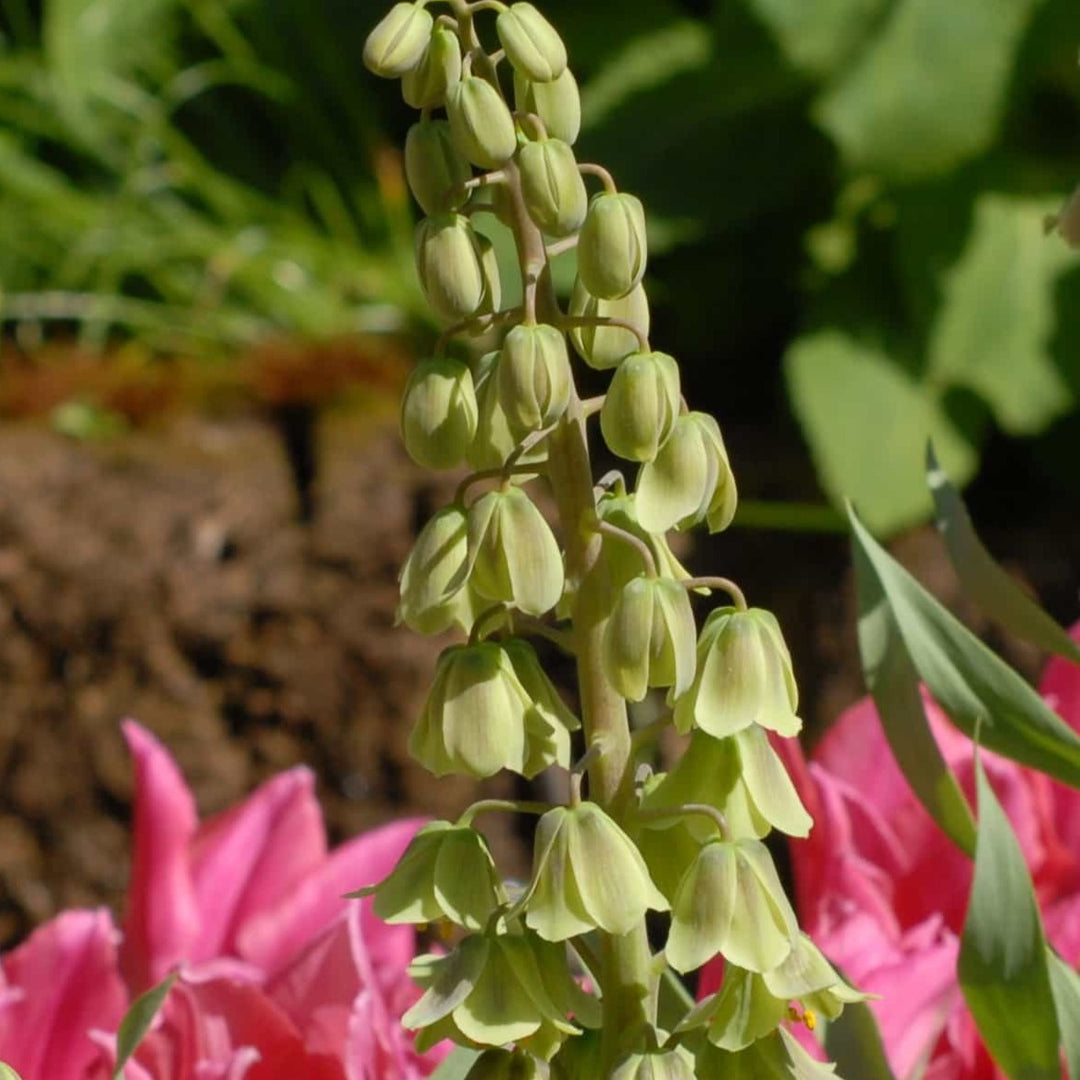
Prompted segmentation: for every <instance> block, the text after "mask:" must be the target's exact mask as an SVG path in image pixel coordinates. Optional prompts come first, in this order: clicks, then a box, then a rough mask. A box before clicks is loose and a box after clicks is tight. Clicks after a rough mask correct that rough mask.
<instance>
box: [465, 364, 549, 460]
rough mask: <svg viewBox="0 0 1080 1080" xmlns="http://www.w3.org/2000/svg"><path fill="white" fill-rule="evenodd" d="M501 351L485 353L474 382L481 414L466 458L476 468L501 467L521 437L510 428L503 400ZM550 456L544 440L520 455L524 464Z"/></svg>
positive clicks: (478, 365) (477, 365) (477, 366)
mask: <svg viewBox="0 0 1080 1080" xmlns="http://www.w3.org/2000/svg"><path fill="white" fill-rule="evenodd" d="M500 359H501V354H500V353H498V352H490V353H485V354H484V355H483V356H482V357H481V358H480V359H479V361H477V364H476V371H475V374H474V376H473V383H474V385H475V387H476V404H477V409H478V411H479V418H478V420H477V425H476V438H475V439H473V442H472V446H470V447H469V452H468V454H467V455H466V458H467V460H468V462H469V465H470V466H471V467H472V468H474V469H497V468H500V467H501V466H502V465H504V464H505V462H506V459H507V458H508V457H509V456H510V454H511V453H512V451H513V450H514V448H515V447H516V446H517V444H518V442H519V439H518V437H517V435H515V434H514V432H513V431H511V429H510V422H509V420H507V418H506V413H505V412H503V407H502V405H501V404H500V403H499V378H498V368H499V361H500ZM546 460H547V446H546V444H545V443H544V442H541V443H540V445H539V446H535V447H533V448H532V449H531V450H529V451H528V452H526V453H525V454H524V455H522V457H521V458H520V461H521V463H522V464H524V465H529V464H532V463H534V462H542V461H546Z"/></svg>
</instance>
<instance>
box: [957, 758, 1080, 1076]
mask: <svg viewBox="0 0 1080 1080" xmlns="http://www.w3.org/2000/svg"><path fill="white" fill-rule="evenodd" d="M975 782H976V789H977V792H978V809H979V834H978V841H977V844H976V848H975V877H974V880H973V882H972V885H971V898H970V900H969V901H968V910H967V916H966V917H965V919H964V929H963V933H962V935H961V939H960V956H959V959H958V961H957V974H958V976H959V979H960V989H961V990H962V991H963V994H964V999H965V1000H966V1001H967V1004H968V1008H969V1009H970V1010H971V1014H972V1016H973V1017H974V1018H975V1023H976V1024H977V1025H978V1028H979V1031H980V1033H981V1034H982V1037H983V1041H984V1042H985V1043H986V1047H987V1049H988V1050H989V1051H990V1053H991V1054H992V1055H993V1057H994V1060H995V1061H996V1062H997V1063H998V1065H1000V1066H1001V1068H1002V1069H1003V1070H1004V1071H1005V1072H1006V1074H1007V1075H1008V1076H1009V1077H1011V1078H1012V1080H1060V1078H1061V1066H1060V1064H1059V1059H1058V1045H1059V1042H1058V1039H1059V1035H1058V1024H1057V1016H1056V1013H1055V1009H1054V996H1053V992H1052V990H1051V985H1050V972H1049V970H1048V967H1047V949H1046V939H1045V936H1044V935H1043V928H1042V922H1041V921H1040V919H1039V907H1038V903H1037V902H1036V900H1035V890H1034V888H1033V887H1032V884H1031V877H1030V875H1029V874H1028V869H1027V865H1026V864H1025V863H1024V856H1023V853H1022V852H1021V851H1020V844H1019V843H1018V842H1017V839H1016V835H1015V834H1014V833H1013V831H1012V826H1011V825H1010V824H1009V819H1008V818H1007V817H1006V816H1005V813H1004V811H1003V810H1002V809H1001V805H1000V804H999V803H998V801H997V797H996V796H995V795H994V792H993V790H992V789H991V787H990V782H989V781H988V780H987V779H986V772H985V770H984V769H983V767H982V762H981V760H979V757H978V754H977V753H976V758H975Z"/></svg>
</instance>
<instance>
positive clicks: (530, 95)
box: [514, 68, 581, 146]
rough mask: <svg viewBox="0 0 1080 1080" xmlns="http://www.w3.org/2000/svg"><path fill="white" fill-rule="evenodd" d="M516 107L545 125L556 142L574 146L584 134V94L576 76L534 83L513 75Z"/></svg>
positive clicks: (568, 74) (518, 74)
mask: <svg viewBox="0 0 1080 1080" xmlns="http://www.w3.org/2000/svg"><path fill="white" fill-rule="evenodd" d="M514 107H515V108H516V109H517V111H518V112H520V113H533V114H534V115H536V116H539V117H540V119H541V121H543V124H544V129H545V130H546V131H547V133H548V135H550V136H551V137H552V138H553V139H562V141H563V142H564V143H567V144H568V145H569V146H573V145H574V143H575V142H577V137H578V133H579V132H580V131H581V92H580V91H579V90H578V84H577V80H576V79H575V78H574V75H573V72H572V71H571V70H570V69H569V68H566V70H565V71H563V73H562V74H561V75H560V76H559V77H558V78H557V79H554V80H552V81H551V82H533V81H532V80H531V79H526V78H525V77H524V76H523V75H521V73H520V72H517V71H515V72H514Z"/></svg>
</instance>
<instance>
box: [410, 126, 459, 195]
mask: <svg viewBox="0 0 1080 1080" xmlns="http://www.w3.org/2000/svg"><path fill="white" fill-rule="evenodd" d="M471 177H472V168H471V167H470V165H469V163H468V162H467V161H466V160H465V158H464V157H463V156H462V155H461V152H460V151H459V150H458V148H457V146H456V145H455V144H454V140H453V139H452V138H451V135H450V125H449V124H448V123H447V122H446V121H445V120H421V121H420V122H419V123H417V124H413V126H412V127H411V128H409V133H408V135H406V136H405V179H406V180H407V181H408V182H409V190H410V191H411V192H412V193H413V198H415V199H416V201H417V202H418V203H419V204H420V208H421V209H422V210H423V211H424V213H425V214H445V213H448V212H450V211H452V210H459V209H460V208H461V207H462V206H464V205H465V203H466V202H467V201H468V198H469V192H468V189H467V188H466V187H465V184H466V182H467V181H468V180H469V179H470V178H471Z"/></svg>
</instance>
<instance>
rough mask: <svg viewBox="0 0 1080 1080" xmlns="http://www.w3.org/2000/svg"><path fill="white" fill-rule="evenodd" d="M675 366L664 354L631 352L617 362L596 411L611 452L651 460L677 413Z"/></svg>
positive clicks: (673, 361) (677, 389) (676, 369)
mask: <svg viewBox="0 0 1080 1080" xmlns="http://www.w3.org/2000/svg"><path fill="white" fill-rule="evenodd" d="M680 394H681V388H680V385H679V365H678V364H677V363H676V362H675V359H674V357H671V356H668V354H667V353H662V352H650V353H632V354H631V355H630V356H628V357H627V358H626V359H625V360H623V361H622V363H620V364H619V367H618V370H617V371H616V372H615V377H614V378H613V379H612V380H611V385H610V386H609V387H608V392H607V395H606V396H605V397H604V406H603V408H602V409H601V410H600V430H601V431H602V432H603V434H604V441H605V442H606V443H607V444H608V449H609V450H611V452H612V453H613V454H617V455H618V456H619V457H621V458H627V459H628V460H630V461H652V460H653V458H655V457H656V454H657V451H658V450H659V449H660V446H661V444H662V443H663V442H664V441H665V440H666V439H667V437H668V436H669V435H670V434H671V429H672V428H673V427H674V426H675V421H676V420H677V419H678V416H679V398H680Z"/></svg>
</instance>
